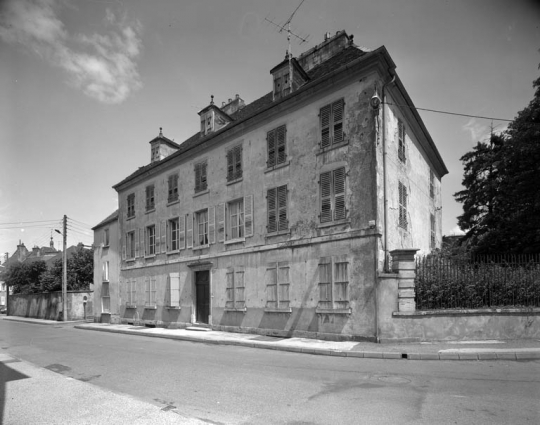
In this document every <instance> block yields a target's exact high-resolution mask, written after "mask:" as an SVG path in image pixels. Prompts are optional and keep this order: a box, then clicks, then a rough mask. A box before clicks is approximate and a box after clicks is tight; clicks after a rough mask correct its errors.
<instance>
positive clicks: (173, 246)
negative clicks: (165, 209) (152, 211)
mask: <svg viewBox="0 0 540 425" xmlns="http://www.w3.org/2000/svg"><path fill="white" fill-rule="evenodd" d="M179 233H180V220H179V219H178V218H173V219H171V220H169V222H168V235H167V247H168V251H178V250H179V249H180V240H179V239H180V238H179V236H180V234H179Z"/></svg>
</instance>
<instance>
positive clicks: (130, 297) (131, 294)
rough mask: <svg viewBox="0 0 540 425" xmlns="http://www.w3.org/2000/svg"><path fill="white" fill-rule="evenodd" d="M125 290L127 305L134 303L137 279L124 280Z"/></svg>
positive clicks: (135, 302) (135, 300)
mask: <svg viewBox="0 0 540 425" xmlns="http://www.w3.org/2000/svg"><path fill="white" fill-rule="evenodd" d="M126 292H127V300H126V304H127V305H136V304H137V281H136V280H135V279H128V280H127V281H126Z"/></svg>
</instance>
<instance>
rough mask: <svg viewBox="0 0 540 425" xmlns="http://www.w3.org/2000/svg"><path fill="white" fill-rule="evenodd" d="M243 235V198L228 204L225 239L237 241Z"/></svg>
mask: <svg viewBox="0 0 540 425" xmlns="http://www.w3.org/2000/svg"><path fill="white" fill-rule="evenodd" d="M244 235H245V233H244V198H242V199H238V200H236V201H233V202H229V204H228V208H227V239H239V238H243V237H244Z"/></svg>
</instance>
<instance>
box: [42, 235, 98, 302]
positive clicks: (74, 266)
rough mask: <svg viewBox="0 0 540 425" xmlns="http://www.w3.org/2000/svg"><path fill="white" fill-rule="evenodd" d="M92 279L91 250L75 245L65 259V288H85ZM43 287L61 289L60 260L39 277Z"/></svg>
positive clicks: (50, 289) (54, 289) (48, 289)
mask: <svg viewBox="0 0 540 425" xmlns="http://www.w3.org/2000/svg"><path fill="white" fill-rule="evenodd" d="M93 279H94V254H93V252H92V251H91V250H88V249H83V248H82V247H81V246H78V247H77V250H76V251H74V252H73V253H72V255H71V257H70V258H68V260H67V289H68V290H70V291H71V290H75V291H76V290H85V289H89V288H90V284H91V283H92V282H93ZM41 283H42V286H43V289H44V290H46V291H49V292H52V291H60V290H61V289H62V260H61V259H58V260H56V261H55V262H54V263H53V265H52V266H51V268H50V269H49V270H47V271H46V272H45V273H44V274H43V275H42V277H41Z"/></svg>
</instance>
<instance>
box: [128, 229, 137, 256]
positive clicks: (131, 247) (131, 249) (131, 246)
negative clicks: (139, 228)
mask: <svg viewBox="0 0 540 425" xmlns="http://www.w3.org/2000/svg"><path fill="white" fill-rule="evenodd" d="M135 258H136V250H135V230H132V231H130V232H127V233H126V259H127V260H133V259H135Z"/></svg>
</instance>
